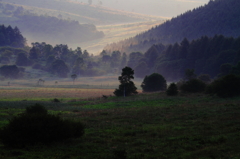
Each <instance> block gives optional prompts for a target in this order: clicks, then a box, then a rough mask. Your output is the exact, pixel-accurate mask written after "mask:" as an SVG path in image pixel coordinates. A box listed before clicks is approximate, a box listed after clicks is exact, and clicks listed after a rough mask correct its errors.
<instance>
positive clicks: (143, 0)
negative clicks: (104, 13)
mask: <svg viewBox="0 0 240 159" xmlns="http://www.w3.org/2000/svg"><path fill="white" fill-rule="evenodd" d="M78 1H79V2H84V3H88V0H78ZM100 1H101V3H102V6H104V7H109V8H113V9H118V10H124V11H130V12H136V13H142V14H148V15H157V16H163V17H175V16H177V15H179V14H181V13H184V12H186V11H188V10H191V9H193V8H196V7H199V6H202V5H204V4H206V3H208V2H209V0H92V4H94V5H97V4H100Z"/></svg>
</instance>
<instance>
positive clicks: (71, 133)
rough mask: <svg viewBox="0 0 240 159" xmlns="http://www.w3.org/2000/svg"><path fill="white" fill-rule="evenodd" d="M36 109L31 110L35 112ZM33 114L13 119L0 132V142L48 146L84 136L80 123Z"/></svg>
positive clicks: (15, 145)
mask: <svg viewBox="0 0 240 159" xmlns="http://www.w3.org/2000/svg"><path fill="white" fill-rule="evenodd" d="M37 107H38V106H37ZM37 107H34V109H32V110H37ZM31 108H33V107H31ZM38 108H39V107H38ZM30 110H31V109H30ZM33 112H34V113H33ZM33 112H32V111H30V113H24V114H22V115H20V116H17V117H14V118H13V119H11V120H10V122H9V124H8V125H7V126H5V127H3V128H2V129H1V130H0V140H1V142H2V143H3V144H4V145H5V146H10V147H23V146H25V145H33V144H38V143H42V144H49V143H52V142H56V141H62V140H65V139H68V138H76V137H81V136H82V135H83V134H84V126H83V124H82V123H80V122H75V121H70V120H63V119H61V118H60V117H59V116H54V115H50V114H47V113H35V111H33Z"/></svg>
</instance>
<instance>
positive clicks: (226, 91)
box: [206, 75, 240, 98]
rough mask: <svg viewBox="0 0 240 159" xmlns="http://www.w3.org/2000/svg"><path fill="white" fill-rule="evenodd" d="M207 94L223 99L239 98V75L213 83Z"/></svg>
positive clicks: (226, 77) (228, 76)
mask: <svg viewBox="0 0 240 159" xmlns="http://www.w3.org/2000/svg"><path fill="white" fill-rule="evenodd" d="M206 92H207V93H209V94H216V95H217V96H219V97H222V98H227V97H234V96H238V95H240V77H239V76H237V75H227V76H224V77H221V78H219V79H217V80H215V81H213V82H212V83H211V84H210V85H209V86H208V87H207V91H206Z"/></svg>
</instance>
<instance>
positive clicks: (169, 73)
mask: <svg viewBox="0 0 240 159" xmlns="http://www.w3.org/2000/svg"><path fill="white" fill-rule="evenodd" d="M238 61H240V37H239V38H232V37H224V36H222V35H216V36H214V37H212V38H210V37H207V36H203V37H201V38H200V39H196V40H192V41H189V40H188V39H186V38H184V39H183V40H182V41H181V43H180V44H179V43H175V44H173V45H172V44H170V45H163V44H156V45H153V46H152V47H150V48H149V49H148V51H146V53H145V54H142V53H141V52H132V53H130V54H129V56H128V62H127V66H130V67H132V68H133V69H134V70H135V75H136V77H140V78H144V77H145V76H146V75H147V74H151V73H154V72H157V73H160V74H162V75H163V76H164V77H166V79H167V80H169V81H177V80H179V79H181V78H183V77H184V71H185V70H186V69H194V70H195V73H196V74H197V75H200V74H209V75H210V76H211V77H216V76H218V74H220V73H222V72H223V73H224V71H225V74H226V71H227V70H228V69H229V68H231V67H232V65H236V64H237V63H238ZM222 65H223V66H222Z"/></svg>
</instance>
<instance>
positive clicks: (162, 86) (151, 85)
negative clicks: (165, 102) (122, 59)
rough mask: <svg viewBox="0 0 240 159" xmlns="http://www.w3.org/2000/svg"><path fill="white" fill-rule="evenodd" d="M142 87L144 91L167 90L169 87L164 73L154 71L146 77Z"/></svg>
mask: <svg viewBox="0 0 240 159" xmlns="http://www.w3.org/2000/svg"><path fill="white" fill-rule="evenodd" d="M141 87H142V89H143V92H154V91H165V90H166V88H167V82H166V80H165V78H164V77H163V76H162V75H160V74H158V73H153V74H151V75H150V76H146V77H145V78H144V80H143V82H142V84H141Z"/></svg>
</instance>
